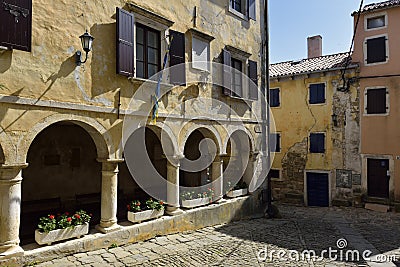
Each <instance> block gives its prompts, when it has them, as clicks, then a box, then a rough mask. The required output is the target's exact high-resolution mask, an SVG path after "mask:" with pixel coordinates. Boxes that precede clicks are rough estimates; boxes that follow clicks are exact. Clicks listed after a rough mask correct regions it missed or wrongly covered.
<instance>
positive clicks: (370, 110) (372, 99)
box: [366, 88, 388, 114]
mask: <svg viewBox="0 0 400 267" xmlns="http://www.w3.org/2000/svg"><path fill="white" fill-rule="evenodd" d="M387 95H388V94H387V91H386V88H376V89H375V88H374V89H367V92H366V96H367V99H366V112H367V114H385V113H387V112H388V107H387V103H386V102H387Z"/></svg>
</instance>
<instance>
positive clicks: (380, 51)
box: [366, 36, 387, 64]
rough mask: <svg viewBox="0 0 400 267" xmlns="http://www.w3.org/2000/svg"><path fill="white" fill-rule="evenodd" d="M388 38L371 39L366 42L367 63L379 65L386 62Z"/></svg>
mask: <svg viewBox="0 0 400 267" xmlns="http://www.w3.org/2000/svg"><path fill="white" fill-rule="evenodd" d="M386 41H387V39H386V36H381V37H376V38H371V39H368V40H367V41H366V50H367V51H366V62H367V64H370V63H379V62H386V59H387V51H386V49H387V48H386Z"/></svg>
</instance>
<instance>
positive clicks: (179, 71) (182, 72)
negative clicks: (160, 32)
mask: <svg viewBox="0 0 400 267" xmlns="http://www.w3.org/2000/svg"><path fill="white" fill-rule="evenodd" d="M169 35H170V40H172V42H171V49H170V51H169V66H170V67H173V68H170V83H171V84H177V85H185V84H186V66H185V34H184V33H181V32H177V31H172V30H170V31H169ZM174 66H175V67H174Z"/></svg>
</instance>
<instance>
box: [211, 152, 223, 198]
mask: <svg viewBox="0 0 400 267" xmlns="http://www.w3.org/2000/svg"><path fill="white" fill-rule="evenodd" d="M223 166H224V161H223V160H222V157H221V156H216V157H215V159H214V162H213V163H212V164H211V181H212V182H213V184H214V186H213V189H214V199H215V200H220V199H222V197H223V195H224V190H223V185H224V179H223V176H224V175H223V174H224V169H223ZM217 180H218V181H217ZM214 181H217V182H215V183H214Z"/></svg>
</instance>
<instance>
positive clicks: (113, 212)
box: [96, 160, 121, 233]
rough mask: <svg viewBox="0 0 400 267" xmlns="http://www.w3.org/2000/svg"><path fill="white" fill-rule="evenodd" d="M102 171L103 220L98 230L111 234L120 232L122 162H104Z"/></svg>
mask: <svg viewBox="0 0 400 267" xmlns="http://www.w3.org/2000/svg"><path fill="white" fill-rule="evenodd" d="M100 162H101V163H102V171H101V176H102V177H101V219H100V224H99V225H97V226H96V229H97V230H99V231H101V232H103V233H109V232H112V231H115V230H118V229H119V228H120V226H119V225H118V224H117V203H118V196H117V191H118V163H119V162H121V160H104V161H100Z"/></svg>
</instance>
